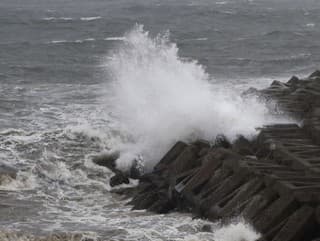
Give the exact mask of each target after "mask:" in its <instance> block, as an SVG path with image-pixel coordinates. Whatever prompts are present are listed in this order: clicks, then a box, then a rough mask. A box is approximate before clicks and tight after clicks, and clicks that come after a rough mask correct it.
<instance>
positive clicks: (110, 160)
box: [92, 152, 119, 172]
mask: <svg viewBox="0 0 320 241" xmlns="http://www.w3.org/2000/svg"><path fill="white" fill-rule="evenodd" d="M118 158H119V153H118V152H113V153H108V154H103V155H100V156H96V157H94V158H93V159H92V161H93V162H94V163H95V164H97V165H99V166H104V167H107V168H109V169H110V170H111V171H113V172H114V171H115V170H116V160H117V159H118Z"/></svg>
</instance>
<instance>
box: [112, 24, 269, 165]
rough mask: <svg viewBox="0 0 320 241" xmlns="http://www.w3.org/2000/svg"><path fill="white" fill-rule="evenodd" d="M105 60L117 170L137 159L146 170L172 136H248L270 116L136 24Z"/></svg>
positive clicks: (164, 37)
mask: <svg viewBox="0 0 320 241" xmlns="http://www.w3.org/2000/svg"><path fill="white" fill-rule="evenodd" d="M125 38H126V41H125V42H123V43H122V44H121V46H120V47H119V48H118V49H116V50H115V51H113V53H111V54H110V56H109V58H108V60H107V66H108V71H109V72H110V76H111V77H112V83H111V84H110V86H109V87H108V90H111V91H110V96H109V98H108V100H106V101H108V103H111V107H110V108H111V111H112V113H113V115H114V116H115V119H116V121H117V123H118V128H119V129H120V130H121V131H122V133H125V134H126V135H127V136H128V138H127V140H129V141H126V142H124V143H122V144H121V145H120V146H119V147H118V148H119V149H120V153H121V156H120V158H119V160H118V166H119V167H120V168H128V167H129V166H130V165H131V161H132V160H133V159H137V158H142V159H143V160H144V164H145V167H146V169H149V168H152V166H153V165H154V164H155V163H156V162H157V160H159V158H160V157H161V156H162V155H163V154H164V152H165V151H166V150H167V149H168V148H169V147H170V146H171V145H172V144H173V143H174V142H175V141H177V140H178V139H180V140H184V141H191V140H195V139H198V138H200V139H207V140H213V139H214V138H215V136H216V135H218V134H221V133H223V134H225V135H226V136H227V137H228V138H230V139H231V140H232V139H234V138H235V137H236V136H237V135H238V134H242V135H246V136H252V135H254V134H255V133H256V130H255V128H256V127H259V126H262V125H264V124H266V123H269V122H273V121H275V119H274V118H273V117H272V116H271V115H270V114H269V112H268V109H267V107H266V106H265V105H264V104H263V103H260V102H258V101H257V100H256V99H242V98H241V97H240V96H239V94H238V93H236V92H235V91H233V90H231V89H230V88H229V87H227V86H224V85H223V84H217V83H215V81H214V79H212V78H211V77H210V76H209V75H208V74H207V73H206V72H205V70H204V67H203V66H201V65H200V64H198V63H197V62H196V61H193V60H186V59H182V58H180V57H179V55H178V48H177V46H176V44H174V43H171V42H170V41H169V36H168V34H163V35H158V36H156V37H154V38H153V37H151V36H150V34H149V33H148V32H146V31H144V30H143V26H141V25H136V26H135V27H134V28H133V30H131V31H130V32H128V33H127V34H126V35H125Z"/></svg>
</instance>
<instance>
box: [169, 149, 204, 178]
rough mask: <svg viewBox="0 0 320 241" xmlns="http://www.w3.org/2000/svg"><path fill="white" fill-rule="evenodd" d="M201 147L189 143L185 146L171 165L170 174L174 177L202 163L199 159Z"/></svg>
mask: <svg viewBox="0 0 320 241" xmlns="http://www.w3.org/2000/svg"><path fill="white" fill-rule="evenodd" d="M198 153H199V147H197V146H195V145H189V146H187V147H185V148H184V150H183V151H182V152H181V154H180V155H179V156H178V157H177V158H176V160H174V162H173V163H172V164H171V165H170V167H169V172H170V176H171V177H174V176H177V175H179V174H181V173H183V172H186V171H188V170H191V169H193V168H195V167H197V166H199V165H200V164H201V161H200V160H198Z"/></svg>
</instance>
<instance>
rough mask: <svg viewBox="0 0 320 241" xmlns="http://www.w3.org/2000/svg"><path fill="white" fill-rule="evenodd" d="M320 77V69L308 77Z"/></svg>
mask: <svg viewBox="0 0 320 241" xmlns="http://www.w3.org/2000/svg"><path fill="white" fill-rule="evenodd" d="M314 77H320V70H316V71H314V72H313V73H312V74H311V75H310V76H309V78H314Z"/></svg>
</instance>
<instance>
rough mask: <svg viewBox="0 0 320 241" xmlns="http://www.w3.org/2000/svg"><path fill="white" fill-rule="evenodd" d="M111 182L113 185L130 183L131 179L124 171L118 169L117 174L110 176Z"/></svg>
mask: <svg viewBox="0 0 320 241" xmlns="http://www.w3.org/2000/svg"><path fill="white" fill-rule="evenodd" d="M109 184H110V186H111V187H114V186H118V185H121V184H129V179H128V177H127V176H126V175H124V174H123V173H122V172H120V171H117V173H116V175H114V176H113V177H111V178H110V181H109Z"/></svg>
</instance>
